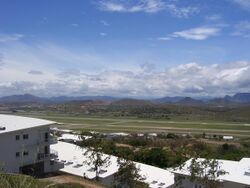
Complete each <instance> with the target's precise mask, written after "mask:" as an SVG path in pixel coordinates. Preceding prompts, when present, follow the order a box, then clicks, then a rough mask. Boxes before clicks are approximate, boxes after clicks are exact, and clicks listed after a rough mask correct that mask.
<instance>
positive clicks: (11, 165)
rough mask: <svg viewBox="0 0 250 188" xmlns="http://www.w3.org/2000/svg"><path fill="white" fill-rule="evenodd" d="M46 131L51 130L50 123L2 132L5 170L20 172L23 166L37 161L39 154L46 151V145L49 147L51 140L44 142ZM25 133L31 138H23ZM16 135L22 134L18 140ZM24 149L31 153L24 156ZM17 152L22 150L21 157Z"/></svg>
mask: <svg viewBox="0 0 250 188" xmlns="http://www.w3.org/2000/svg"><path fill="white" fill-rule="evenodd" d="M17 124H18V122H17ZM45 132H48V133H49V132H50V127H49V125H46V126H41V127H34V128H30V129H24V130H19V131H14V132H7V133H2V134H0V163H2V164H3V167H4V169H5V171H6V172H10V173H19V168H20V167H21V166H25V165H29V164H32V163H35V162H36V161H37V154H38V153H44V146H45V145H47V146H48V148H49V142H44V140H45V139H44V133H45ZM24 134H28V135H29V138H28V139H23V135H24ZM16 135H20V140H16ZM24 151H28V152H29V154H28V155H26V156H24V155H23V152H24ZM16 152H20V156H19V157H16Z"/></svg>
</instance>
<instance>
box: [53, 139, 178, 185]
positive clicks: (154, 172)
mask: <svg viewBox="0 0 250 188" xmlns="http://www.w3.org/2000/svg"><path fill="white" fill-rule="evenodd" d="M51 148H52V149H53V150H56V151H57V152H58V158H59V160H65V161H66V163H67V162H69V161H71V162H73V164H71V165H66V164H65V166H64V168H63V169H61V171H63V172H66V173H69V174H73V175H77V176H81V177H83V174H85V176H86V177H87V178H89V179H94V178H95V172H93V171H88V170H89V169H91V166H89V165H87V164H84V161H86V160H87V157H86V156H85V155H83V153H84V152H85V151H86V149H84V148H80V147H79V146H76V145H74V144H70V143H65V142H60V141H59V142H58V143H57V144H54V145H51ZM104 155H105V154H104ZM105 156H108V155H105ZM110 162H111V165H110V166H109V167H107V168H102V170H105V171H106V172H104V173H102V174H100V175H99V176H100V177H101V178H106V177H108V176H110V175H113V174H115V173H116V172H117V171H118V168H119V167H118V164H117V157H115V156H110ZM77 164H81V165H82V166H79V167H76V166H75V165H77ZM135 164H136V166H137V167H138V168H139V169H140V171H139V173H140V175H141V176H142V177H145V179H144V180H143V182H145V183H148V184H149V186H150V187H152V188H158V187H169V186H171V185H173V184H174V175H173V174H172V173H171V172H169V171H168V170H164V169H161V168H157V167H154V166H150V165H146V164H142V163H137V162H135ZM74 166H75V167H74ZM153 181H155V182H156V183H152V182H153ZM159 184H161V185H159Z"/></svg>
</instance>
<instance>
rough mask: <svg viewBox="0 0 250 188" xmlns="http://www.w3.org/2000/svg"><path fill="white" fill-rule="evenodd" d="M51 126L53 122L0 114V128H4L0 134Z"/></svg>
mask: <svg viewBox="0 0 250 188" xmlns="http://www.w3.org/2000/svg"><path fill="white" fill-rule="evenodd" d="M51 124H55V122H54V121H48V120H43V119H37V118H30V117H22V116H15V115H3V114H0V127H5V130H0V134H3V133H7V132H11V131H17V130H22V129H28V128H32V127H39V126H44V125H51Z"/></svg>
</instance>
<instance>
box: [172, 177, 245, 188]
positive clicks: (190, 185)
mask: <svg viewBox="0 0 250 188" xmlns="http://www.w3.org/2000/svg"><path fill="white" fill-rule="evenodd" d="M175 176H176V177H177V176H178V177H179V178H180V176H179V175H177V174H175ZM181 177H185V179H183V178H181V179H182V180H181V181H180V184H179V186H177V187H178V188H195V185H197V186H198V187H197V188H199V186H201V187H202V188H204V187H203V186H202V185H201V184H199V183H195V182H191V181H190V180H189V178H188V177H187V176H181ZM177 179H178V178H177ZM175 183H177V181H176V182H175ZM236 187H237V188H246V185H243V184H239V183H235V182H228V181H225V182H223V183H222V184H221V187H220V188H236Z"/></svg>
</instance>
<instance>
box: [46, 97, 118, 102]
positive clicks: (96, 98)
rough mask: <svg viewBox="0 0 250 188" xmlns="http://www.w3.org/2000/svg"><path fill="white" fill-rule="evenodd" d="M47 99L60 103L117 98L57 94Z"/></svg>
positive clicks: (112, 98) (112, 99)
mask: <svg viewBox="0 0 250 188" xmlns="http://www.w3.org/2000/svg"><path fill="white" fill-rule="evenodd" d="M49 100H50V101H51V102H56V103H62V102H68V101H88V100H91V101H94V100H99V101H114V100H117V98H115V97H110V96H76V97H70V96H59V97H51V98H49Z"/></svg>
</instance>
